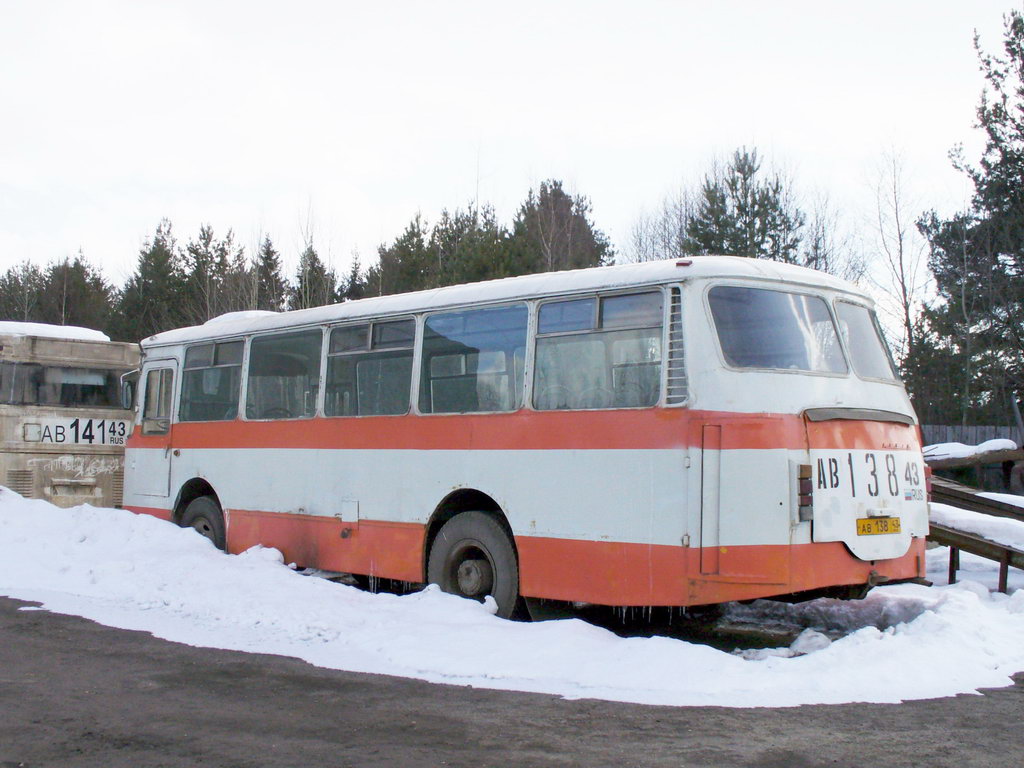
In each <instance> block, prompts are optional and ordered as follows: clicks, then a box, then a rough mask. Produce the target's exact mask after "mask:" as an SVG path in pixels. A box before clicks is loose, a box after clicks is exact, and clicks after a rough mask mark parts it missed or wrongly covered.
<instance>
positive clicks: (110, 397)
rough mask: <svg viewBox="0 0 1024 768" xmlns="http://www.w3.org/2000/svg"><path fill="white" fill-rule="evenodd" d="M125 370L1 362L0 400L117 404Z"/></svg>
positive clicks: (38, 403) (73, 404)
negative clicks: (121, 378) (121, 379)
mask: <svg viewBox="0 0 1024 768" xmlns="http://www.w3.org/2000/svg"><path fill="white" fill-rule="evenodd" d="M122 373H124V371H112V370H104V369H102V368H69V367H63V366H53V365H39V364H36V363H10V362H5V363H2V364H0V402H3V403H5V404H7V405H53V406H64V407H68V408H75V407H83V406H86V407H91V406H99V407H101V408H120V407H121V402H120V377H121V374H122Z"/></svg>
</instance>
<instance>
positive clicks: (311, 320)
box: [142, 256, 863, 347]
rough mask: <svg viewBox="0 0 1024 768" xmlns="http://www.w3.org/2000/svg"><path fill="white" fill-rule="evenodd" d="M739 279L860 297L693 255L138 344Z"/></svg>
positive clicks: (333, 308)
mask: <svg viewBox="0 0 1024 768" xmlns="http://www.w3.org/2000/svg"><path fill="white" fill-rule="evenodd" d="M712 277H725V278H729V277H736V278H755V279H759V280H765V281H771V282H779V283H787V284H794V283H795V284H803V285H813V286H817V287H822V288H829V289H833V290H838V291H844V292H848V293H853V294H857V295H863V294H862V292H861V291H859V290H858V289H857V288H856V286H854V285H853V284H852V283H849V282H847V281H846V280H842V279H840V278H838V277H834V276H832V275H829V274H826V273H824V272H818V271H816V270H813V269H807V268H806V267H799V266H796V265H793V264H784V263H781V262H777V261H769V260H766V259H751V258H744V257H740V256H692V257H687V258H685V259H666V260H663V261H649V262H644V263H640V264H620V265H616V266H611V267H591V268H589V269H574V270H566V271H563V272H541V273H537V274H532V275H522V276H520V277H506V278H502V279H499V280H487V281H484V282H479V283H465V284H461V285H450V286H446V287H443V288H432V289H428V290H424V291H415V292H412V293H400V294H394V295H391V296H379V297H374V298H368V299H359V300H357V301H348V302H344V303H341V304H329V305H326V306H323V307H313V308H310V309H299V310H293V311H291V312H265V311H262V312H261V311H253V312H231V313H229V314H227V315H221V316H220V317H215V318H213V319H212V320H208V321H207V322H206V323H204V324H203V325H196V326H192V327H189V328H178V329H176V330H172V331H164V332H163V333H158V334H156V335H154V336H150V337H149V338H148V339H145V340H143V342H142V345H143V346H144V347H150V346H158V345H168V344H180V343H184V342H191V341H201V340H204V339H215V338H222V337H225V336H243V335H246V334H250V333H255V332H259V331H272V330H275V329H278V328H282V329H283V328H291V327H294V326H303V325H317V324H320V323H330V322H338V321H342V320H358V319H360V318H363V317H377V316H388V315H402V314H412V313H415V312H423V311H429V310H437V309H444V308H447V307H458V306H466V305H470V304H477V303H494V302H501V301H512V300H515V299H531V298H538V297H541V296H546V295H549V294H560V293H574V292H584V291H594V290H615V289H620V288H628V287H630V286H644V285H657V284H659V283H668V282H683V281H686V280H693V279H699V278H712Z"/></svg>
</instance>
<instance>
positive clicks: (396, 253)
mask: <svg viewBox="0 0 1024 768" xmlns="http://www.w3.org/2000/svg"><path fill="white" fill-rule="evenodd" d="M613 258H614V252H613V250H612V247H611V244H610V243H609V241H608V238H607V237H606V236H605V235H604V233H603V232H601V231H600V230H599V229H597V228H596V227H595V226H594V224H593V222H592V220H591V208H590V201H589V200H588V199H587V198H586V197H584V196H582V195H571V194H569V193H568V192H566V190H565V189H564V188H563V185H562V183H561V182H559V181H557V180H550V181H545V182H543V183H541V184H540V186H539V187H538V188H537V189H535V190H530V192H529V194H528V195H527V197H526V199H525V200H524V201H523V203H522V204H521V205H520V206H519V209H518V210H517V212H516V214H515V217H514V219H513V221H512V223H511V225H510V226H505V225H503V224H501V223H500V222H499V221H498V220H497V217H496V216H495V212H494V209H493V208H492V207H491V206H488V205H484V206H475V205H471V206H468V207H467V208H465V209H455V210H454V211H447V210H446V211H444V212H442V214H441V216H440V218H439V220H438V221H437V222H436V223H434V224H433V225H432V226H431V225H429V224H428V223H427V222H426V221H425V220H424V219H423V217H421V216H419V215H417V216H416V217H414V218H413V220H412V221H411V222H410V223H409V225H408V226H407V227H406V228H405V230H404V231H403V232H402V234H401V235H399V237H397V238H396V239H395V241H394V242H392V243H390V244H384V245H381V246H380V248H379V249H378V252H377V260H376V262H375V263H373V264H372V265H371V266H369V267H368V268H366V269H364V268H363V267H362V265H361V264H360V261H359V259H358V257H356V258H354V259H353V263H352V266H351V269H350V270H349V271H348V272H347V273H346V274H342V275H339V274H338V273H337V272H336V271H335V270H334V269H333V268H332V267H331V266H330V265H329V264H327V263H325V261H324V260H323V259H322V258H321V256H320V254H319V253H318V251H317V248H316V245H315V243H314V242H312V239H307V242H306V244H305V247H304V249H303V250H302V252H301V253H300V254H299V258H298V267H297V269H296V272H295V274H294V275H292V276H291V277H290V279H289V277H286V276H285V274H284V271H283V266H282V258H281V253H280V251H279V250H278V249H277V247H276V246H275V244H274V242H273V240H272V239H271V238H270V237H269V236H265V237H264V238H263V240H262V242H261V243H260V245H259V247H258V249H257V250H256V252H255V253H254V254H247V253H246V250H245V248H244V247H243V246H241V245H240V244H239V243H237V242H236V240H235V236H234V234H233V233H232V232H231V231H228V232H227V234H225V235H224V236H223V237H218V236H217V235H216V233H215V232H214V230H213V228H212V227H211V226H209V225H204V226H202V227H201V228H200V230H199V233H198V235H197V236H196V237H194V238H193V239H191V240H189V241H188V242H187V243H186V244H185V245H184V246H180V245H179V244H178V242H177V240H176V239H175V236H174V233H173V230H172V225H171V222H169V221H166V220H165V221H162V222H160V224H159V225H158V226H157V228H156V231H155V233H154V234H153V237H152V238H151V239H149V240H147V241H146V242H145V243H144V245H143V247H142V248H141V250H140V252H139V256H138V262H137V264H136V267H135V271H134V272H133V273H132V275H131V276H130V277H129V278H128V280H127V281H126V282H125V284H124V285H123V286H120V287H115V286H112V285H111V284H110V283H108V282H107V281H106V280H105V279H104V278H103V276H102V274H101V272H100V271H99V270H98V269H97V268H96V267H95V266H93V265H92V264H90V263H89V262H88V261H87V260H86V259H85V257H84V256H83V255H82V254H81V253H79V254H78V255H77V256H76V257H75V258H73V259H71V258H66V259H63V260H60V261H56V262H53V263H51V264H50V265H49V266H48V267H46V268H40V267H38V266H36V265H33V264H31V263H28V262H25V263H23V264H19V265H18V266H15V267H12V268H11V269H9V270H8V271H7V272H6V274H4V275H3V276H2V277H0V319H5V320H18V321H26V322H38V323H53V324H56V325H79V326H84V327H88V328H95V329H99V330H103V331H104V332H106V333H107V334H108V335H109V336H110V337H111V338H112V339H115V340H124V341H138V340H140V339H143V338H146V337H147V336H150V335H152V334H154V333H157V332H159V331H165V330H168V329H171V328H177V327H181V326H187V325H197V324H200V323H204V322H206V321H207V320H209V319H210V318H213V317H216V316H218V315H222V314H224V313H225V312H236V311H242V310H253V309H260V310H271V311H281V310H285V309H304V308H307V307H316V306H321V305H324V304H330V303H333V302H340V301H349V300H352V299H359V298H363V297H367V296H383V295H387V294H392V293H401V292H405V291H415V290H421V289H426V288H436V287H439V286H443V285H452V284H455V283H462V282H472V281H476V280H489V279H492V278H499V277H510V276H513V275H522V274H529V273H532V272H545V271H552V270H559V269H576V268H580V267H592V266H600V265H603V264H610V263H611V262H612V260H613Z"/></svg>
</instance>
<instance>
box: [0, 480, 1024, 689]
mask: <svg viewBox="0 0 1024 768" xmlns="http://www.w3.org/2000/svg"><path fill="white" fill-rule="evenodd" d="M0 548H2V551H3V553H4V555H3V557H2V558H0V594H4V595H7V596H10V597H15V598H19V599H22V600H33V601H39V602H41V603H42V604H43V606H44V607H45V608H46V609H47V610H51V611H56V612H59V613H67V614H73V615H78V616H84V617H86V618H89V619H92V620H95V621H98V622H101V623H103V624H107V625H109V626H114V627H122V628H126V629H135V630H144V631H147V632H151V633H153V634H154V635H156V636H158V637H161V638H166V639H168V640H174V641H177V642H182V643H188V644H190V645H195V646H204V647H215V648H227V649H234V650H240V651H251V652H260V653H274V654H281V655H287V656H294V657H298V658H301V659H305V660H306V661H308V662H310V663H312V664H316V665H318V666H322V667H328V668H333V669H344V670H351V671H356V672H373V673H380V674H388V675H398V676H403V677H410V678H417V679H421V680H427V681H432V682H438V683H449V684H456V685H470V686H479V687H486V688H495V689H505V690H518V691H534V692H540V693H549V694H556V695H560V696H565V697H570V698H582V697H589V698H601V699H607V700H612V701H629V702H639V703H646V704H666V705H718V706H731V707H751V706H793V705H798V704H814V703H839V702H851V701H869V702H898V701H901V700H904V699H918V698H930V697H936V696H950V695H953V694H957V693H968V692H973V691H976V690H977V689H979V688H983V687H997V686H1005V685H1010V684H1011V682H1012V681H1011V679H1010V675H1012V674H1013V673H1015V672H1018V671H1020V670H1024V644H1021V642H1020V638H1021V637H1022V636H1024V591H1020V592H1017V593H1016V594H1014V595H1013V596H1010V597H1007V596H1004V595H1000V594H994V595H993V594H989V591H988V590H987V589H986V588H985V587H983V586H981V585H979V584H978V583H976V582H965V583H962V584H958V585H955V586H953V587H941V588H925V587H921V586H916V585H905V586H899V587H889V588H882V589H876V590H874V591H873V592H872V593H871V594H870V595H869V596H868V597H867V598H866V599H865V600H863V601H856V602H840V601H832V600H824V601H822V600H819V601H815V602H814V603H808V604H804V605H802V606H785V605H781V604H775V603H770V602H764V601H762V602H760V603H756V604H754V605H752V606H742V607H741V608H742V610H743V611H746V612H747V615H748V616H753V617H755V618H756V617H758V616H762V617H764V619H765V620H770V619H772V618H773V617H776V616H777V615H784V616H786V617H787V618H788V619H789V620H795V621H797V622H798V623H799V622H803V623H805V624H807V625H808V629H810V630H813V631H811V632H805V633H804V634H802V635H801V636H800V637H799V638H797V641H796V642H795V643H793V645H792V646H790V647H789V648H788V649H780V650H779V651H778V652H776V653H774V654H773V653H770V652H765V653H759V654H753V655H751V658H744V657H743V656H742V655H739V654H731V653H725V652H722V651H718V650H715V649H712V648H710V647H707V646H704V645H698V644H693V643H687V642H683V641H680V640H675V639H670V638H665V637H652V638H620V637H617V636H616V635H614V634H612V633H611V632H608V631H606V630H604V629H600V628H597V627H594V626H591V625H589V624H586V623H584V622H582V621H579V620H576V619H572V620H561V621H548V622H541V623H536V624H524V623H516V622H509V621H504V620H501V619H498V618H497V617H495V616H494V615H493V604H492V605H481V604H478V603H474V602H471V601H468V600H461V599H458V598H455V597H452V596H450V595H445V594H443V593H441V592H440V591H439V590H437V589H436V588H428V589H426V590H424V591H423V592H419V593H417V594H413V595H408V596H404V597H398V596H394V595H371V594H368V593H365V592H361V591H359V590H357V589H355V588H352V587H346V586H341V585H337V584H332V583H330V582H327V581H324V580H322V579H316V578H310V577H306V576H302V575H300V574H298V573H295V572H294V571H292V570H290V569H289V568H287V567H286V566H285V565H284V564H283V563H282V559H281V556H280V554H279V553H278V552H277V551H276V550H268V549H260V548H257V549H254V550H250V551H249V552H247V553H245V554H242V555H238V556H225V555H223V554H221V553H220V552H218V551H216V550H215V549H214V548H213V547H212V546H211V545H210V543H209V542H208V541H207V540H205V539H203V538H202V537H200V536H199V535H198V534H196V533H195V532H194V531H192V530H185V529H180V528H176V527H175V526H173V525H171V524H169V523H165V522H161V521H159V520H156V519H155V518H150V517H144V516H134V515H132V514H131V513H128V512H125V511H122V510H113V509H97V508H93V507H89V506H83V507H78V508H74V509H58V508H57V507H54V506H52V505H50V504H48V503H46V502H42V501H28V500H24V499H22V498H21V497H20V496H18V495H17V494H15V493H13V492H11V491H9V490H6V489H2V490H0ZM936 562H937V564H938V566H939V567H944V566H942V563H941V562H939V561H936ZM738 609H739V608H738ZM837 628H838V629H841V630H842V631H843V632H846V633H848V634H846V635H845V636H842V637H839V638H838V639H835V640H831V639H830V637H829V636H827V635H825V634H824V633H827V632H829V631H832V630H835V629H837Z"/></svg>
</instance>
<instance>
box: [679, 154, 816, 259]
mask: <svg viewBox="0 0 1024 768" xmlns="http://www.w3.org/2000/svg"><path fill="white" fill-rule="evenodd" d="M805 221H806V217H805V216H804V214H803V212H802V211H800V210H799V208H797V207H796V206H795V205H793V204H792V201H791V195H790V194H789V190H788V186H787V185H786V184H784V183H783V179H782V177H781V176H780V175H779V174H777V173H773V174H771V175H769V176H768V178H765V177H764V176H763V174H762V171H761V159H760V158H759V157H758V154H757V150H756V149H755V150H747V149H746V147H743V148H741V149H737V150H736V151H735V152H734V153H733V156H732V158H731V160H730V161H729V163H728V165H726V166H725V167H724V168H721V167H716V168H714V169H712V171H711V172H710V173H708V174H707V175H706V176H705V177H704V183H703V186H702V188H701V195H700V198H699V200H698V203H697V206H696V210H695V212H694V214H693V218H692V219H691V220H690V221H689V222H688V224H687V233H686V239H685V244H684V250H685V251H686V252H687V253H691V254H720V255H726V256H747V257H749V258H762V259H772V260H774V261H785V262H788V263H791V264H796V263H799V262H800V258H799V255H800V245H801V229H802V228H803V226H804V223H805Z"/></svg>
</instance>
